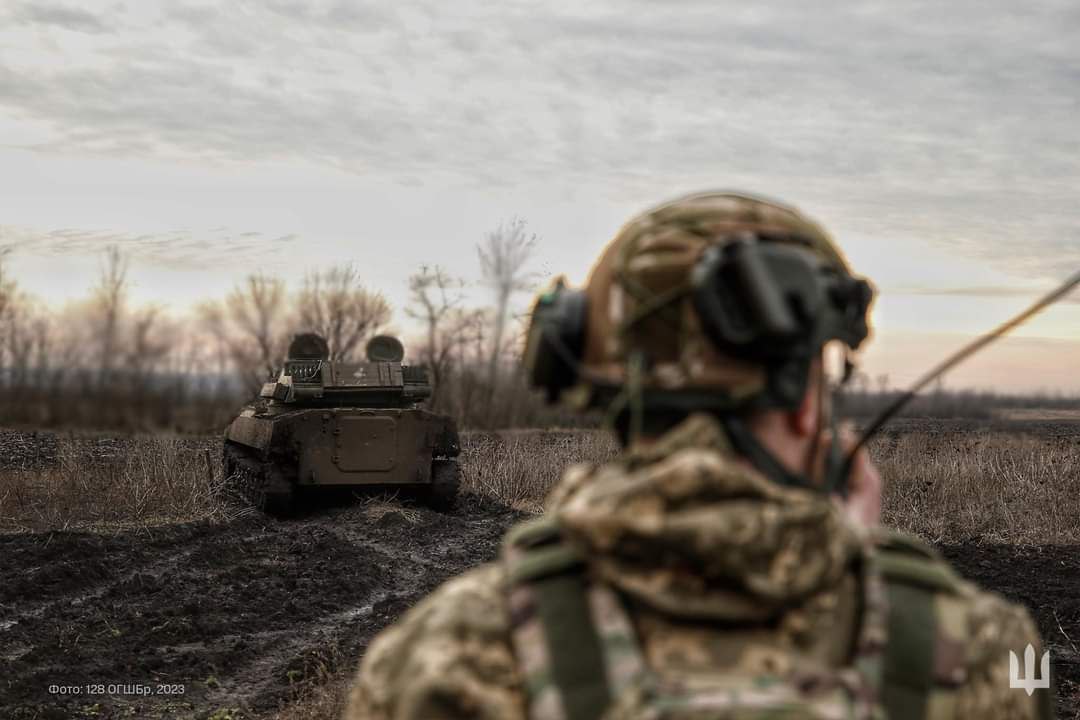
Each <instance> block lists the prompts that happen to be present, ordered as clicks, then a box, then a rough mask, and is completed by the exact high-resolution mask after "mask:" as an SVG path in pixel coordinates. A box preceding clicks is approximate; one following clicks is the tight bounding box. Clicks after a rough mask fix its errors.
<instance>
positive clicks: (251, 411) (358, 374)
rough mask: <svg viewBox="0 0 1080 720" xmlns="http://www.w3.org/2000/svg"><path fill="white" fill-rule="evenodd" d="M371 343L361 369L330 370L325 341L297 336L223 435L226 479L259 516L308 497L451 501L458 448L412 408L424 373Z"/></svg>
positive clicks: (425, 388) (454, 438) (454, 436)
mask: <svg viewBox="0 0 1080 720" xmlns="http://www.w3.org/2000/svg"><path fill="white" fill-rule="evenodd" d="M404 354H405V351H404V348H403V347H402V345H401V343H400V342H399V341H398V340H397V339H396V338H394V337H390V336H388V335H380V336H377V337H374V338H372V339H371V341H370V342H369V343H368V345H367V361H366V362H352V363H347V362H332V361H330V360H329V351H328V347H327V344H326V341H325V340H324V339H323V338H322V337H320V336H318V335H315V334H311V333H305V334H302V335H297V336H296V337H295V338H294V339H293V341H292V343H291V345H290V346H289V352H288V358H287V359H286V360H285V365H284V367H283V368H282V369H281V373H280V375H279V376H278V378H277V381H276V382H268V383H266V384H265V385H263V387H262V391H261V392H260V393H259V398H258V399H257V400H256V401H255V402H253V403H251V404H249V405H247V406H245V407H244V409H243V411H242V412H241V413H240V415H239V417H237V418H236V419H235V420H233V421H232V423H231V424H230V425H229V427H228V428H227V429H226V431H225V458H224V462H225V468H224V469H225V477H226V478H227V479H228V482H229V483H230V485H231V486H232V488H233V489H234V490H235V491H236V492H237V493H238V494H240V495H242V496H243V497H244V498H245V499H247V500H249V501H250V502H251V503H252V504H254V505H255V506H257V507H259V508H260V509H263V510H266V511H267V512H270V513H275V514H284V513H288V512H289V510H290V509H291V508H292V506H293V500H294V496H295V495H296V494H297V493H298V492H301V491H305V490H307V489H309V488H353V489H355V488H364V489H372V490H391V491H393V490H404V491H407V492H408V493H409V494H411V495H419V496H420V497H421V499H422V500H424V501H426V502H428V503H430V504H431V505H434V506H436V507H446V506H448V505H449V504H451V503H452V502H453V500H454V498H455V497H456V495H457V489H458V483H459V479H460V471H459V468H458V463H457V455H458V453H459V452H460V449H461V446H460V444H459V440H458V433H457V427H456V426H455V424H454V421H453V420H451V419H450V418H448V417H446V416H444V415H439V414H436V413H433V412H429V411H427V410H424V409H422V408H420V407H419V404H420V403H421V402H422V401H423V400H425V399H426V398H428V397H429V396H430V395H431V385H430V383H429V382H428V376H427V371H426V369H424V368H423V367H416V366H408V365H403V364H402V359H403V358H404Z"/></svg>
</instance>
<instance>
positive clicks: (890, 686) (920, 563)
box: [878, 531, 963, 720]
mask: <svg viewBox="0 0 1080 720" xmlns="http://www.w3.org/2000/svg"><path fill="white" fill-rule="evenodd" d="M878 564H879V567H880V569H881V573H882V576H883V577H884V580H885V587H886V592H887V594H888V605H889V618H888V644H887V646H886V648H885V667H884V688H883V692H882V699H883V701H884V703H885V707H886V709H887V711H888V715H889V717H902V718H912V719H913V720H920V719H923V718H925V719H926V720H935V719H936V718H951V717H954V711H955V697H954V696H955V690H956V688H957V687H958V685H959V683H960V682H961V681H962V678H963V675H962V674H961V673H962V670H963V667H962V662H963V647H962V646H961V645H960V643H959V642H958V640H959V638H957V639H956V640H953V638H952V637H951V635H950V631H952V632H956V631H957V629H958V628H957V626H958V625H960V624H962V617H961V614H962V606H961V604H960V602H959V600H958V598H957V597H956V590H957V581H958V579H957V577H956V575H954V574H953V572H952V570H951V569H950V568H949V566H948V564H947V563H946V562H945V561H944V560H943V559H942V558H941V557H940V555H938V553H937V552H936V551H935V550H934V549H933V548H931V547H930V546H929V545H927V544H926V543H924V542H922V541H921V540H919V539H918V538H916V537H913V536H910V535H905V534H901V533H898V532H894V531H889V532H887V533H886V534H885V535H883V537H882V538H881V539H880V541H879V544H878Z"/></svg>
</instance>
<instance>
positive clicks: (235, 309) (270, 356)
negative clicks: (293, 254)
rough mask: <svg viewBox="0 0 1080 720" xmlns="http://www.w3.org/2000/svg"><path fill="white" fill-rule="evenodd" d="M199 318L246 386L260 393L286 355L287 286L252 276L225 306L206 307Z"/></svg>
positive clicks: (209, 304) (201, 308)
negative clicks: (283, 355) (260, 387)
mask: <svg viewBox="0 0 1080 720" xmlns="http://www.w3.org/2000/svg"><path fill="white" fill-rule="evenodd" d="M199 316H200V318H201V320H202V322H203V325H204V327H206V328H207V329H208V330H209V331H210V332H211V333H212V334H213V335H214V337H215V338H217V341H218V343H219V344H220V346H221V347H222V348H223V349H224V350H225V352H226V354H227V355H228V357H229V360H230V361H231V363H232V365H233V367H234V368H236V371H237V373H238V374H239V377H240V378H241V381H242V382H243V383H244V385H245V387H246V388H247V389H248V390H250V391H255V390H258V388H259V386H260V385H261V384H262V383H263V382H264V381H265V380H266V379H267V378H269V377H271V376H272V375H273V373H274V371H275V370H276V369H277V367H278V365H279V364H280V361H281V355H282V353H283V352H284V345H285V333H284V331H283V328H284V326H285V283H284V282H283V281H282V280H281V279H280V278H274V277H269V276H267V275H262V274H256V275H249V276H248V277H247V278H246V279H245V280H244V281H243V282H242V283H241V284H239V285H237V286H236V287H235V288H233V290H232V292H230V293H229V294H228V296H226V298H225V301H224V302H223V303H220V302H210V303H206V304H204V305H202V306H201V307H200V308H199Z"/></svg>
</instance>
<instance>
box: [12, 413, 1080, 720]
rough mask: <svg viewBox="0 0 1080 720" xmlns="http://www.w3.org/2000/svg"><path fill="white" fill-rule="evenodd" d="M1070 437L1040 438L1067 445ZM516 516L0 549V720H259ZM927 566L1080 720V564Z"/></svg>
mask: <svg viewBox="0 0 1080 720" xmlns="http://www.w3.org/2000/svg"><path fill="white" fill-rule="evenodd" d="M1075 428H1076V426H1075V425H1071V424H1062V425H1056V424H1055V425H1054V426H1052V427H1050V428H1048V429H1047V432H1048V433H1051V434H1053V436H1054V437H1056V436H1057V435H1058V434H1061V436H1062V437H1069V438H1075V437H1076V433H1075ZM945 431H949V430H945ZM1070 433H1071V435H1070ZM42 437H43V436H36V438H35V439H30V440H27V439H26V436H25V435H21V434H11V433H8V434H6V435H4V434H2V433H0V444H4V445H7V446H8V447H10V448H12V451H11V452H10V453H7V454H6V459H7V461H8V462H9V463H15V464H17V465H18V466H19V467H22V468H24V469H25V468H30V469H31V470H32V469H33V468H34V467H37V466H42V467H45V466H49V465H50V464H51V463H53V462H54V458H53V456H54V455H55V454H56V453H57V452H58V451H57V450H56V447H55V446H54V445H50V442H51V441H49V440H43V439H41V438H42ZM5 438H6V439H7V440H8V441H9V442H3V441H4V440H5ZM12 438H21V440H20V441H19V442H14V441H12ZM564 440H565V438H561V436H560V438H558V442H563V441H564ZM193 442H195V441H193ZM485 442H487V440H485ZM1070 442H1071V440H1070ZM196 444H197V443H196ZM86 446H87V447H88V448H89V451H88V452H90V454H91V456H94V457H98V456H100V461H101V462H103V463H106V464H107V463H108V462H109V461H110V460H109V459H110V458H115V457H118V456H121V455H123V454H124V452H125V447H124V444H123V443H122V442H117V441H111V440H108V439H101V438H97V439H93V440H91V441H87V443H86ZM493 452H503V453H505V449H503V450H500V449H498V448H496V450H494V451H493ZM200 453H202V450H201V449H198V452H197V453H196V455H195V456H194V457H200V456H201V455H200ZM16 456H18V457H17V458H16ZM521 516H522V513H520V512H516V511H514V510H511V509H509V508H507V507H506V506H504V505H502V504H500V503H498V502H496V501H494V500H491V499H481V496H479V495H469V496H467V500H466V501H465V502H463V503H462V504H461V506H460V507H459V508H457V509H456V510H455V511H454V512H452V513H449V514H440V513H436V512H433V511H430V510H426V509H423V508H417V507H409V506H407V505H399V504H395V503H392V502H381V501H379V502H367V503H359V504H352V505H344V506H343V505H336V506H334V505H331V506H323V507H315V508H310V509H309V510H308V511H306V512H305V513H303V514H302V515H301V516H299V517H297V518H295V519H291V520H287V521H276V520H272V519H268V518H265V517H262V516H259V515H248V516H245V517H241V518H238V519H233V520H227V521H221V520H218V521H216V522H209V521H199V522H187V523H166V524H157V525H149V526H144V527H135V528H131V529H125V530H121V531H117V530H115V529H110V530H108V531H101V530H97V531H94V532H88V531H60V532H18V533H13V532H8V533H2V534H0V577H2V578H3V582H2V583H0V717H3V718H14V719H17V720H30V719H35V720H37V719H42V718H122V717H124V718H126V717H131V718H169V717H181V718H188V717H195V718H213V720H238V719H248V718H268V717H273V716H275V714H276V713H277V712H279V711H280V710H281V709H282V708H286V709H288V708H289V707H291V706H294V705H295V703H296V701H297V699H300V701H301V702H302V701H303V699H304V698H305V697H306V696H307V695H308V694H309V693H311V692H312V691H313V690H314V689H317V688H319V687H321V686H322V685H323V684H328V683H334V682H339V681H340V678H341V677H343V674H344V673H345V672H347V671H348V670H349V669H351V667H352V666H353V665H354V662H355V658H357V657H359V656H360V655H361V653H362V652H363V650H364V648H365V647H366V645H367V643H368V642H369V641H370V639H371V638H372V636H373V635H374V634H375V633H376V632H377V631H378V630H379V629H380V628H382V627H384V626H385V625H386V624H388V623H390V622H392V621H393V620H394V619H395V618H397V617H398V616H399V615H400V614H401V613H402V612H403V611H404V610H405V609H406V608H408V607H409V606H410V605H411V604H412V603H413V602H415V601H416V600H417V599H418V598H419V597H421V596H423V595H424V594H425V593H427V592H428V591H429V590H431V589H432V588H433V587H434V586H436V585H437V584H438V583H439V582H441V581H442V580H444V579H445V578H447V577H449V576H451V575H453V574H456V573H458V572H461V571H462V570H464V569H466V568H468V567H471V566H473V565H475V564H478V563H481V562H484V561H486V560H488V559H491V558H492V557H493V556H494V555H495V553H496V550H497V546H498V541H499V538H500V536H501V534H502V533H503V531H504V530H505V529H506V528H507V527H508V526H509V525H510V524H512V523H513V522H514V521H515V520H516V519H517V518H519V517H521ZM942 549H943V551H944V552H945V554H946V555H947V556H948V557H949V558H950V560H952V561H953V562H954V563H956V565H957V566H958V568H959V569H960V570H961V572H962V573H963V574H964V575H966V576H967V577H970V578H972V579H974V580H976V581H977V582H979V583H981V584H983V585H984V586H986V587H989V588H992V589H996V590H998V591H999V592H1002V593H1003V594H1005V595H1007V596H1009V597H1010V598H1012V599H1014V600H1017V601H1019V602H1022V603H1024V604H1025V605H1027V606H1028V607H1029V608H1031V610H1032V612H1033V614H1034V616H1035V617H1036V619H1037V621H1038V623H1039V626H1040V629H1041V631H1042V633H1043V636H1044V637H1045V638H1046V639H1047V641H1048V644H1049V647H1050V650H1051V653H1052V658H1053V660H1054V667H1055V673H1056V676H1057V679H1058V690H1059V716H1061V717H1080V653H1078V651H1077V643H1078V642H1080V547H1077V546H1073V545H1060V544H1059V545H1046V546H1040V545H1029V546H1023V547H1020V546H1016V545H990V544H976V543H968V542H963V543H953V544H949V545H945V546H943V547H942Z"/></svg>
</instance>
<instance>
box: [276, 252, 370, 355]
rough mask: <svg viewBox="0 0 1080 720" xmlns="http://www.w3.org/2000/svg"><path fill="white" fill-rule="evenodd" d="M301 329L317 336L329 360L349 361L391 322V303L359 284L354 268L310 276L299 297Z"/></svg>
mask: <svg viewBox="0 0 1080 720" xmlns="http://www.w3.org/2000/svg"><path fill="white" fill-rule="evenodd" d="M297 305H298V312H299V316H300V317H299V320H300V323H299V324H300V327H301V328H302V329H304V330H310V331H312V332H317V333H319V334H320V335H322V336H323V337H324V338H326V342H327V344H328V345H329V346H330V359H331V360H335V361H337V360H351V359H352V358H353V355H354V353H355V352H356V349H357V347H359V346H360V344H361V343H362V342H363V341H365V340H367V339H368V338H369V337H371V336H372V335H374V334H375V333H377V332H378V331H379V330H380V329H381V328H382V327H383V326H385V325H386V324H387V323H388V322H390V312H391V310H390V303H388V302H387V301H386V298H384V297H383V296H382V294H381V293H378V292H372V291H370V290H368V289H366V288H365V287H364V286H363V285H362V284H361V283H360V275H359V272H358V271H357V269H356V267H355V266H354V265H345V266H342V267H335V268H330V269H329V270H324V271H323V272H317V273H312V274H309V275H308V276H307V277H306V278H304V285H303V287H302V288H301V290H300V293H299V297H298V303H297Z"/></svg>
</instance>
